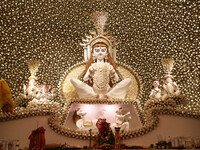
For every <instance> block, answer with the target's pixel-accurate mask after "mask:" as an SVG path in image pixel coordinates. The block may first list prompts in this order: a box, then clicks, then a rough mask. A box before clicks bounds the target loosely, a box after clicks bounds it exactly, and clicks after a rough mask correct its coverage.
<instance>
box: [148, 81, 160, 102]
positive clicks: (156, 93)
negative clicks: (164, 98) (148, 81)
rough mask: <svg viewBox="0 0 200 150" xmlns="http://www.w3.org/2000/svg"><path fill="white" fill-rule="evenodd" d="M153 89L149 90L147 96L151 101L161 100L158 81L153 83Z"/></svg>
mask: <svg viewBox="0 0 200 150" xmlns="http://www.w3.org/2000/svg"><path fill="white" fill-rule="evenodd" d="M152 84H153V88H152V90H151V94H150V95H149V97H150V98H152V99H160V98H161V90H160V83H159V81H158V80H154V81H153V83H152Z"/></svg>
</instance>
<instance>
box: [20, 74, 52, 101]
mask: <svg viewBox="0 0 200 150" xmlns="http://www.w3.org/2000/svg"><path fill="white" fill-rule="evenodd" d="M50 88H51V86H50V85H38V83H37V78H36V77H35V76H31V77H30V78H29V82H28V84H27V86H26V85H24V96H25V97H26V98H36V99H38V100H49V99H53V98H54V97H55V89H52V91H51V92H50V91H49V89H50Z"/></svg>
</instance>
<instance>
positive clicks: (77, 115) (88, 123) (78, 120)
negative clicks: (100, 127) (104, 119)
mask: <svg viewBox="0 0 200 150" xmlns="http://www.w3.org/2000/svg"><path fill="white" fill-rule="evenodd" d="M86 114H87V113H86V112H84V111H83V110H81V109H80V108H77V109H76V110H75V112H74V115H73V120H74V123H75V124H76V126H77V127H78V129H79V130H89V129H96V122H97V120H86V119H84V116H85V115H86Z"/></svg>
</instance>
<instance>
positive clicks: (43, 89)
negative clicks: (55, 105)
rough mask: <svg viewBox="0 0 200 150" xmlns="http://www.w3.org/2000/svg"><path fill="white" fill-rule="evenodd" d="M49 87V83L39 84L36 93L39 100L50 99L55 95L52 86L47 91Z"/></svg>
mask: <svg viewBox="0 0 200 150" xmlns="http://www.w3.org/2000/svg"><path fill="white" fill-rule="evenodd" d="M50 88H51V86H50V85H41V86H40V89H39V90H40V91H39V93H38V94H37V98H38V99H40V100H50V99H53V98H54V97H55V91H56V90H55V89H54V88H53V89H52V90H51V92H50V91H49V90H50Z"/></svg>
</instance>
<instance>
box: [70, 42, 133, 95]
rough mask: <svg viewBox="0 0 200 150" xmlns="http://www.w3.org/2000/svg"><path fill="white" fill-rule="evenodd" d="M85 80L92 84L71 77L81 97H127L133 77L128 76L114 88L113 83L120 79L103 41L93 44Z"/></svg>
mask: <svg viewBox="0 0 200 150" xmlns="http://www.w3.org/2000/svg"><path fill="white" fill-rule="evenodd" d="M83 80H84V81H89V85H91V86H89V85H88V84H86V83H83V82H82V81H80V80H78V79H75V78H72V79H71V83H72V84H73V85H74V87H75V88H76V91H77V93H78V95H79V98H88V97H96V98H108V97H111V98H125V96H126V91H127V88H128V87H129V85H130V84H131V79H130V78H127V79H125V80H123V81H121V82H120V83H118V84H117V85H116V86H115V87H113V88H112V86H113V83H114V82H115V81H118V80H119V77H118V75H117V73H116V65H115V62H114V60H113V59H112V57H111V56H110V53H109V51H108V46H107V45H106V44H105V43H103V42H98V43H95V44H94V45H93V47H92V53H91V57H90V59H89V60H88V62H87V64H86V74H85V76H84V78H83Z"/></svg>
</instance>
